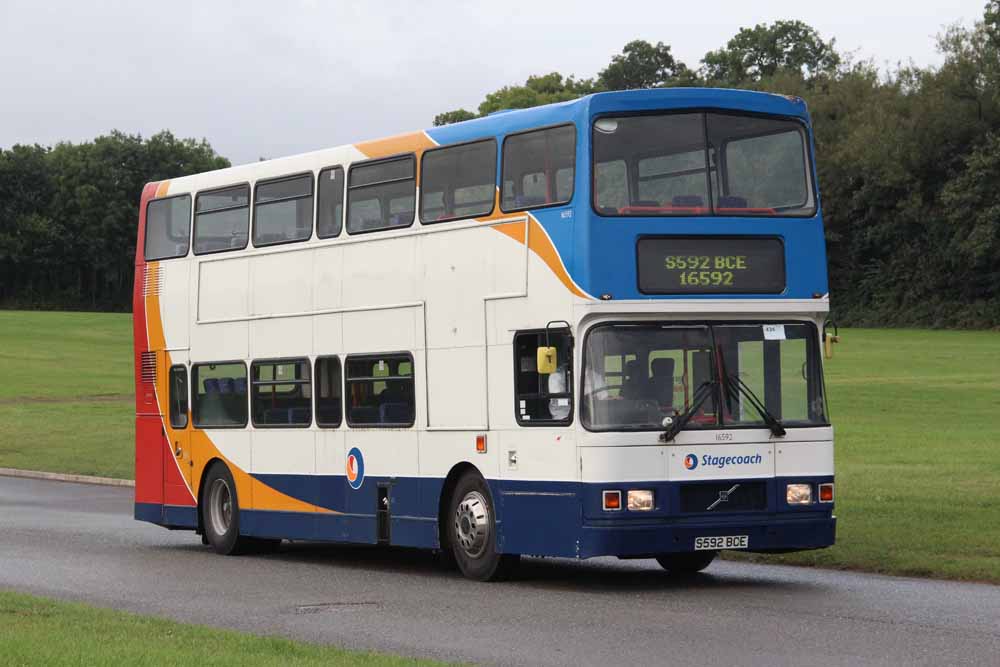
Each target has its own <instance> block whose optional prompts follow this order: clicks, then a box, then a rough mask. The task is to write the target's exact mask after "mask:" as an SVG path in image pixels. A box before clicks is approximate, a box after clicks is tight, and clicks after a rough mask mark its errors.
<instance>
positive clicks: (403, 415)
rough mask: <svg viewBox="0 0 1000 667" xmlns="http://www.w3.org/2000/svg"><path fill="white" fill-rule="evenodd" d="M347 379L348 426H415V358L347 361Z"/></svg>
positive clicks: (388, 356) (374, 357)
mask: <svg viewBox="0 0 1000 667" xmlns="http://www.w3.org/2000/svg"><path fill="white" fill-rule="evenodd" d="M345 375H346V389H347V423H348V424H350V425H351V426H361V427H366V426H369V427H399V428H405V427H409V426H413V423H414V415H415V412H416V410H415V406H416V400H415V398H414V389H413V357H412V356H410V355H409V354H386V355H366V356H363V357H361V356H358V357H348V358H347V362H346V374H345Z"/></svg>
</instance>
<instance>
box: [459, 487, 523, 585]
mask: <svg viewBox="0 0 1000 667" xmlns="http://www.w3.org/2000/svg"><path fill="white" fill-rule="evenodd" d="M445 520H446V522H447V531H448V532H447V535H448V546H449V547H450V549H451V553H452V555H453V556H454V559H455V563H456V564H457V565H458V569H459V570H461V572H462V574H464V575H465V576H466V577H468V578H469V579H474V580H476V581H499V580H502V579H506V578H507V577H509V576H510V575H511V573H512V572H513V570H514V568H515V567H517V563H518V561H519V560H520V556H519V555H517V554H500V553H497V550H496V546H497V545H496V513H495V512H494V510H493V498H492V496H491V495H490V489H489V487H488V486H487V485H486V480H484V479H483V478H482V477H481V476H480V475H478V474H476V473H471V472H469V473H466V474H465V475H464V476H462V478H461V479H459V481H458V484H457V485H455V490H454V491H453V492H452V495H451V502H450V503H449V511H448V513H447V515H446V516H445Z"/></svg>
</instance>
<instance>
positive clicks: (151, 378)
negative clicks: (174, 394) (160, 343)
mask: <svg viewBox="0 0 1000 667" xmlns="http://www.w3.org/2000/svg"><path fill="white" fill-rule="evenodd" d="M139 377H141V378H142V381H143V382H148V383H149V384H156V352H143V353H142V354H141V355H140V359H139Z"/></svg>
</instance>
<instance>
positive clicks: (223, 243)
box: [194, 185, 250, 255]
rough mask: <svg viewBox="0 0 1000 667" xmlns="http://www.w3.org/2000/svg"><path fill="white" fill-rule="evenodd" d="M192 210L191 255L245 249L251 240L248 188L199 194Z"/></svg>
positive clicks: (243, 186) (241, 187) (236, 187)
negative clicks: (192, 243) (192, 241)
mask: <svg viewBox="0 0 1000 667" xmlns="http://www.w3.org/2000/svg"><path fill="white" fill-rule="evenodd" d="M194 210H195V214H194V254H196V255H202V254H205V253H210V252H222V251H225V250H242V249H243V248H246V247H247V240H248V238H249V236H250V186H249V185H237V186H235V187H231V188H224V189H222V190H213V191H211V192H202V193H199V194H198V198H197V199H196V200H195V205H194Z"/></svg>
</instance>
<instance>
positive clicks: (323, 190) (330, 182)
mask: <svg viewBox="0 0 1000 667" xmlns="http://www.w3.org/2000/svg"><path fill="white" fill-rule="evenodd" d="M343 225H344V169H343V167H330V168H328V169H324V170H323V171H321V172H319V203H318V204H317V205H316V236H318V237H319V238H321V239H328V238H331V237H333V236H339V235H340V229H341V227H343Z"/></svg>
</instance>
